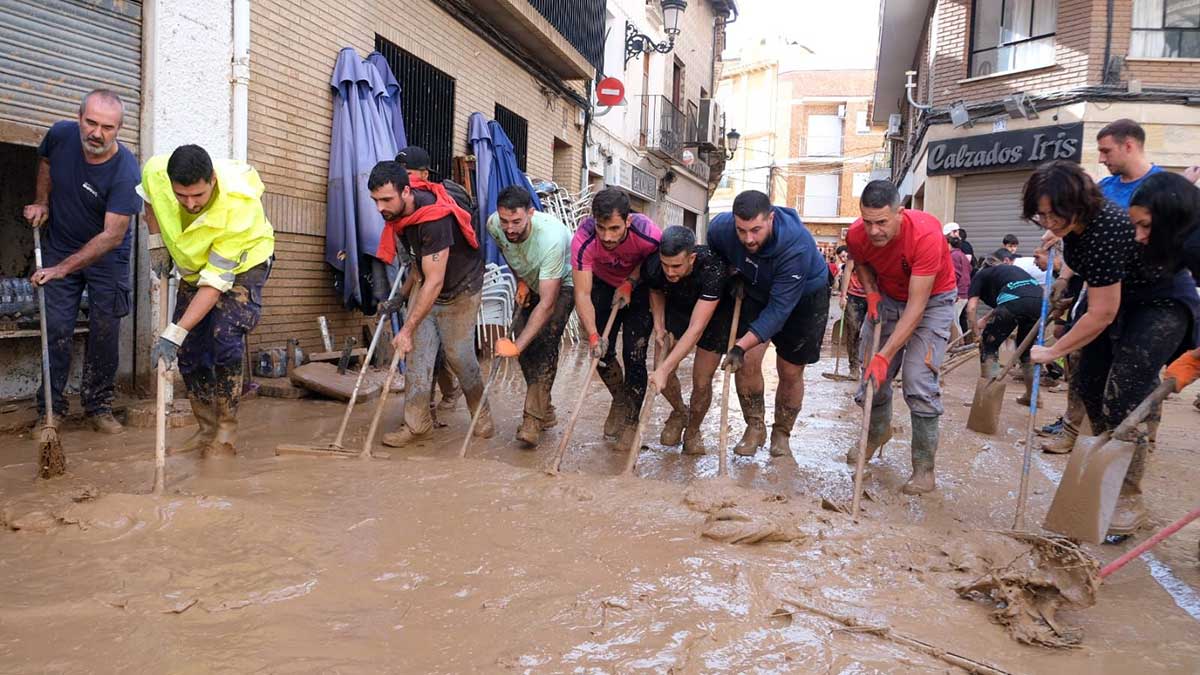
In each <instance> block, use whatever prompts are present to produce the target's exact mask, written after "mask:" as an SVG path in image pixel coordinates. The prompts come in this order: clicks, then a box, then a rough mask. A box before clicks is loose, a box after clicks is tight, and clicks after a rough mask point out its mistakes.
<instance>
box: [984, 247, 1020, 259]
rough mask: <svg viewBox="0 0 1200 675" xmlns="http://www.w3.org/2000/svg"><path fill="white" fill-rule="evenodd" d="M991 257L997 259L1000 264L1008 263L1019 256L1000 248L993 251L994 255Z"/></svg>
mask: <svg viewBox="0 0 1200 675" xmlns="http://www.w3.org/2000/svg"><path fill="white" fill-rule="evenodd" d="M989 257H992V258H996V259H997V260H999V261H1000V262H1007V261H1009V260H1012V259H1013V258H1015V257H1017V256H1015V255H1013V254H1012V253H1010V252H1009V250H1008V249H1006V248H998V249H996V250H995V251H992V255H991V256H989Z"/></svg>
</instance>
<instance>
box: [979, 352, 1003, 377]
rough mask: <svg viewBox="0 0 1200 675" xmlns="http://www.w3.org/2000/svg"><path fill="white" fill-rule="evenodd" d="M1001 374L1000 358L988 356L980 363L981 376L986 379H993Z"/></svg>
mask: <svg viewBox="0 0 1200 675" xmlns="http://www.w3.org/2000/svg"><path fill="white" fill-rule="evenodd" d="M999 374H1000V360H999V359H997V358H995V357H988V358H986V359H984V360H983V363H980V364H979V376H980V377H982V378H986V379H989V380H990V379H992V378H993V377H996V376H997V375H999Z"/></svg>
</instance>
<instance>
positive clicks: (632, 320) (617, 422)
mask: <svg viewBox="0 0 1200 675" xmlns="http://www.w3.org/2000/svg"><path fill="white" fill-rule="evenodd" d="M661 239H662V232H661V231H660V230H659V229H658V226H657V225H655V224H654V221H652V220H650V219H649V218H647V217H646V216H644V215H642V214H640V213H633V212H632V210H631V207H630V204H629V196H628V195H626V194H625V193H624V192H623V191H622V190H620V189H618V188H605V189H604V190H601V191H600V192H598V193H596V196H595V198H593V199H592V216H591V217H590V218H585V219H584V221H583V222H582V223H580V224H579V229H578V230H576V231H575V238H574V239H573V240H572V241H571V276H572V279H573V281H574V283H575V312H576V313H577V314H578V315H579V325H580V327H581V328H582V329H583V332H584V333H585V334H586V335H587V336H588V344H589V345H590V346H591V351H592V356H593V357H595V358H598V359H600V363H599V366H598V367H597V371H598V372H599V373H600V379H602V380H604V384H605V386H607V387H608V391H609V392H610V393H612V397H613V402H612V406H611V407H610V408H609V410H608V418H607V419H605V421H604V435H605V437H607V438H609V439H610V440H611V439H614V438H616V437H617V436H618V435H620V437H621V439H620V442H619V446H618V447H622V448H627V447H629V445H630V444H632V443H633V435H634V433H635V432H636V428H637V416H638V411H640V410H641V407H642V399H643V398H644V397H645V396H646V380H647V377H648V376H647V373H646V347H647V345H648V344H649V342H650V333H651V331H652V330H653V327H654V322H653V319H652V318H651V315H650V294H649V292H648V290H647V289H646V288H645V287H644V286H639V284H638V280H639V275H640V269H641V266H642V261H644V260H645V259H646V258H648V257H650V255H651V254H653V253H654V252H655V251H657V250H658V242H659V241H660V240H661ZM611 311H615V312H617V317H616V319H615V320H614V321H613V327H612V331H611V333H610V334H609V337H608V339H607V340H604V339H601V337H600V331H601V330H603V328H597V326H601V327H602V326H604V325H605V324H606V323H608V314H609V312H611ZM618 333H620V335H621V337H622V340H621V357H622V361H623V362H624V363H625V372H624V373H622V372H621V364H620V363H618V362H617V339H616V336H617V334H618Z"/></svg>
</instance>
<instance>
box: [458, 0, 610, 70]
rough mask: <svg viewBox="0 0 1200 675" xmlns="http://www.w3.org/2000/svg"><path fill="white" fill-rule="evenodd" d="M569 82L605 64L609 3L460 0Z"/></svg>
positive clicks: (593, 0)
mask: <svg viewBox="0 0 1200 675" xmlns="http://www.w3.org/2000/svg"><path fill="white" fill-rule="evenodd" d="M455 4H461V5H465V6H469V7H470V8H471V9H472V10H474V11H475V12H476V13H477V15H478V16H479V17H481V18H483V19H485V20H486V21H487V23H489V24H491V25H492V26H494V27H495V29H497V30H498V31H499V32H500V33H502V34H503V36H504V38H505V39H507V40H510V41H512V42H514V43H517V44H519V45H520V46H521V47H523V48H524V49H525V51H527V52H529V53H530V54H533V55H537V58H538V59H539V60H540V61H541V63H542V64H543V65H545V66H547V67H549V68H550V69H551V70H553V71H554V72H555V74H557V75H558V76H560V77H562V78H563V79H566V80H587V79H591V77H592V76H593V74H594V73H595V71H596V70H598V69H600V68H602V67H603V63H604V0H456V1H455Z"/></svg>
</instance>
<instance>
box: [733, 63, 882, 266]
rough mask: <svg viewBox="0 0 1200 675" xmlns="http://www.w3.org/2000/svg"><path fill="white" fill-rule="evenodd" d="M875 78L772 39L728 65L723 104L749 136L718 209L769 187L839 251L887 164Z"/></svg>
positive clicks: (825, 245)
mask: <svg viewBox="0 0 1200 675" xmlns="http://www.w3.org/2000/svg"><path fill="white" fill-rule="evenodd" d="M874 81H875V73H874V71H872V70H863V69H840V68H838V67H837V64H836V63H834V62H832V61H831V59H828V58H823V57H822V56H820V55H817V54H814V53H812V52H811V51H810V50H808V49H807V48H805V47H803V46H801V45H797V44H780V43H769V42H766V41H764V42H762V43H760V44H759V45H754V46H752V47H750V48H748V49H746V50H743V54H742V55H740V56H739V58H737V59H730V60H729V61H727V62H726V65H725V68H724V71H723V75H722V79H721V85H720V87H719V88H718V99H719V100H720V101H722V103H723V104H725V106H726V110H727V115H728V120H729V124H730V125H731V126H734V127H737V129H738V131H739V133H741V134H742V138H741V144H740V146H739V149H738V151H737V152H736V153H734V157H733V160H732V161H731V162H730V164H729V166H728V168H727V171H726V178H725V179H724V180H723V181H722V183H721V186H720V188H719V189H718V190H717V192H716V193H715V194H714V196H713V209H714V210H716V209H721V208H724V209H727V208H729V206H730V205H731V204H732V202H733V198H734V197H735V196H736V195H737V193H739V192H741V191H742V190H748V189H755V190H762V191H764V192H766V193H767V194H768V195H769V196H770V197H771V199H772V201H773V202H774V203H776V204H780V205H785V206H790V207H792V208H795V209H796V210H797V212H799V213H800V216H801V218H803V220H804V224H805V225H806V226H807V227H808V229H809V230H810V231H811V232H812V233H813V235H814V236H815V237H816V239H817V242H818V244H819V245H820V246H821V247H822V248H823V249H827V250H831V249H833V248H835V247H836V246H837V245H838V243H839V242H840V241H841V240H842V237H843V230H845V229H846V228H848V227H849V225H850V223H852V222H854V220H855V219H856V218H857V217H858V204H857V201H856V200H857V198H858V196H859V195H860V194H861V193H862V189H863V187H864V186H865V185H866V184H867V182H869V181H870V179H871V178H872V176H880V175H884V174H882V173H881V171H883V170H885V167H886V160H887V156H886V155H885V154H884V152H883V149H884V144H883V135H884V127H883V126H881V125H878V124H875V123H873V122H872V115H871V110H870V108H871V105H872V93H873V89H874Z"/></svg>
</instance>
